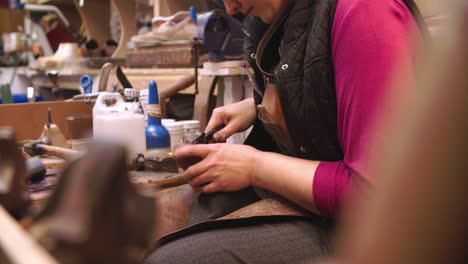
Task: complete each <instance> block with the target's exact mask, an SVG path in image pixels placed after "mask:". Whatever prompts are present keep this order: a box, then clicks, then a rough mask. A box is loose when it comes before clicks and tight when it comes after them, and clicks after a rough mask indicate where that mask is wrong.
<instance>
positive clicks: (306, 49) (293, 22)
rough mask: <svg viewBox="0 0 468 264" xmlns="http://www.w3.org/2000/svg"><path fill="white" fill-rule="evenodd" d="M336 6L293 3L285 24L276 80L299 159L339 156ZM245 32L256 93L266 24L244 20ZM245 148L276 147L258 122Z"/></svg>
mask: <svg viewBox="0 0 468 264" xmlns="http://www.w3.org/2000/svg"><path fill="white" fill-rule="evenodd" d="M405 2H407V5H408V6H409V8H410V10H411V11H412V13H413V15H414V16H415V18H416V21H417V22H418V24H419V25H420V28H422V31H423V32H426V29H425V26H424V25H423V23H422V22H421V21H422V19H421V15H420V13H419V11H418V9H417V7H416V6H415V5H414V3H413V2H412V1H411V0H405ZM408 2H409V3H408ZM335 8H336V0H294V1H293V4H292V7H291V9H290V12H289V15H288V17H287V19H286V21H285V22H284V23H285V24H284V34H283V38H282V41H281V43H280V47H279V55H280V62H279V64H278V65H277V67H276V78H277V80H278V84H279V97H280V101H281V105H282V108H283V114H284V116H285V120H286V126H287V128H288V131H289V134H290V136H291V139H292V141H293V144H294V146H295V148H296V153H297V157H299V158H304V159H310V160H321V161H337V160H342V158H343V151H342V150H341V147H340V144H339V141H338V135H337V131H338V129H337V103H336V90H335V78H334V71H333V64H332V59H331V29H332V25H333V19H334V15H335ZM243 28H244V33H245V35H246V36H245V42H244V53H245V56H246V59H247V60H248V61H249V63H250V65H251V66H252V68H253V69H254V71H255V76H256V79H257V85H258V86H259V89H260V90H264V89H265V88H264V85H263V79H262V75H261V73H260V71H259V69H258V67H257V65H256V63H255V54H256V50H257V45H258V43H259V42H260V39H261V38H262V36H263V34H264V33H265V31H266V30H267V29H268V25H266V24H264V23H263V22H262V21H261V20H260V19H259V18H256V17H251V16H248V17H247V18H246V19H245V20H244V23H243ZM261 100H262V98H261V96H259V94H258V93H255V102H256V104H259V103H260V102H261ZM246 144H249V145H253V146H255V147H257V148H259V149H261V150H267V151H275V146H274V143H273V142H271V139H270V138H269V136H268V135H267V134H266V132H265V131H264V130H263V128H262V125H261V123H260V122H259V121H258V120H257V121H256V123H255V124H254V128H253V130H252V132H251V135H250V136H249V138H248V139H247V140H246Z"/></svg>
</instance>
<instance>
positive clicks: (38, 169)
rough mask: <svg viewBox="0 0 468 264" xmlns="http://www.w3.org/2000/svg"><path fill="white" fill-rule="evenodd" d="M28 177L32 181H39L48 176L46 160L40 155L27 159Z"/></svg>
mask: <svg viewBox="0 0 468 264" xmlns="http://www.w3.org/2000/svg"><path fill="white" fill-rule="evenodd" d="M26 171H27V178H28V180H29V181H31V182H38V181H41V180H43V179H44V177H45V176H46V172H47V168H46V166H45V164H44V162H43V161H42V160H41V159H40V158H38V157H32V158H30V159H27V160H26Z"/></svg>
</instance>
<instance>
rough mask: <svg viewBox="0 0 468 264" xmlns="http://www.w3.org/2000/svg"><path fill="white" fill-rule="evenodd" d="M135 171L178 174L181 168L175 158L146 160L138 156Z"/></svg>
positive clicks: (140, 155)
mask: <svg viewBox="0 0 468 264" xmlns="http://www.w3.org/2000/svg"><path fill="white" fill-rule="evenodd" d="M133 166H134V168H135V170H137V171H140V170H144V169H146V170H151V171H156V172H178V171H179V167H178V166H177V163H176V161H175V159H174V157H173V156H167V157H161V158H159V157H154V158H146V157H145V156H144V155H143V154H138V155H137V156H136V157H135V160H134V162H133Z"/></svg>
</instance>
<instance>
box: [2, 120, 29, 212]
mask: <svg viewBox="0 0 468 264" xmlns="http://www.w3.org/2000/svg"><path fill="white" fill-rule="evenodd" d="M0 204H1V205H3V207H5V209H6V210H7V211H8V212H9V213H10V214H12V215H13V216H14V217H16V218H20V217H21V216H23V215H24V213H25V211H26V210H27V207H28V205H29V198H28V193H27V189H26V164H25V161H24V158H23V156H22V154H21V151H20V150H19V148H18V144H17V143H16V138H15V133H14V131H13V128H11V127H0Z"/></svg>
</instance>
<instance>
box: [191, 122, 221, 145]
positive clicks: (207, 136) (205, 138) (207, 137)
mask: <svg viewBox="0 0 468 264" xmlns="http://www.w3.org/2000/svg"><path fill="white" fill-rule="evenodd" d="M224 127H225V126H224V125H221V126H218V127H215V128H213V129H212V130H210V131H208V132H206V133H205V132H203V133H202V134H201V135H200V136H199V137H197V138H196V139H195V140H194V141H192V144H209V143H213V142H215V140H214V139H213V136H214V134H216V133H217V132H218V131H220V130H221V129H223V128H224Z"/></svg>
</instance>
